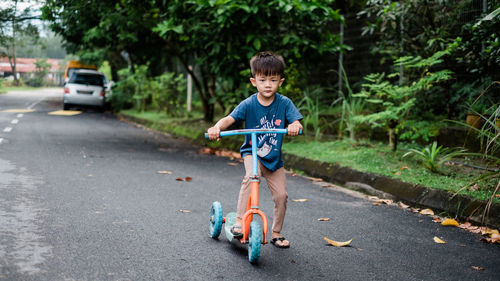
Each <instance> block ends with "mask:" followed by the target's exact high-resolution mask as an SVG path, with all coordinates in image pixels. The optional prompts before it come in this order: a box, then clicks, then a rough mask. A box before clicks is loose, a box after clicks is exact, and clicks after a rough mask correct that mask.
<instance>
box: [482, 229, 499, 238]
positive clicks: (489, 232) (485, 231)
mask: <svg viewBox="0 0 500 281" xmlns="http://www.w3.org/2000/svg"><path fill="white" fill-rule="evenodd" d="M480 230H481V234H482V235H489V236H491V235H492V234H499V232H498V230H497V229H491V228H488V227H481V228H480Z"/></svg>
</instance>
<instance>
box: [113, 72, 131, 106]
mask: <svg viewBox="0 0 500 281" xmlns="http://www.w3.org/2000/svg"><path fill="white" fill-rule="evenodd" d="M118 78H119V80H118V82H116V83H115V84H114V85H113V95H112V96H111V106H112V109H113V111H115V112H117V111H120V110H122V109H129V108H131V107H133V105H134V103H133V102H134V94H135V86H136V81H135V77H134V73H133V72H132V70H131V69H129V68H124V69H121V70H119V71H118Z"/></svg>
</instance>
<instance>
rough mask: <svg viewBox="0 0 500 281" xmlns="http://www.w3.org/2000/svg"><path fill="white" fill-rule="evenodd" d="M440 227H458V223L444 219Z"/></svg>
mask: <svg viewBox="0 0 500 281" xmlns="http://www.w3.org/2000/svg"><path fill="white" fill-rule="evenodd" d="M441 225H443V226H459V225H460V224H459V223H458V221H456V220H454V219H445V220H444V221H443V222H442V223H441Z"/></svg>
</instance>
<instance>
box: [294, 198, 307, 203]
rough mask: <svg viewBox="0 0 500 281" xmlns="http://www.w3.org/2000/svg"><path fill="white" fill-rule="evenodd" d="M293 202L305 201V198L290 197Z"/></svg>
mask: <svg viewBox="0 0 500 281" xmlns="http://www.w3.org/2000/svg"><path fill="white" fill-rule="evenodd" d="M292 201H293V202H306V201H307V199H305V198H302V199H292Z"/></svg>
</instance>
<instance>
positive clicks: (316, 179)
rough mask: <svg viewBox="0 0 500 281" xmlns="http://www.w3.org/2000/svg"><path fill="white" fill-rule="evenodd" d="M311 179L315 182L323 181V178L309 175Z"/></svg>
mask: <svg viewBox="0 0 500 281" xmlns="http://www.w3.org/2000/svg"><path fill="white" fill-rule="evenodd" d="M309 180H311V181H314V182H319V181H323V179H322V178H313V177H309Z"/></svg>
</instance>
